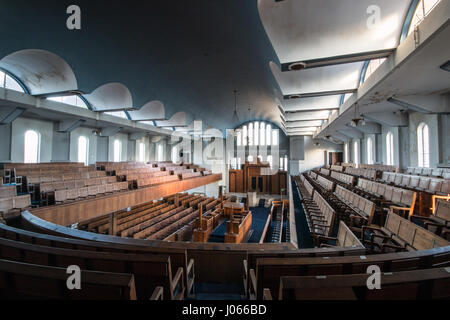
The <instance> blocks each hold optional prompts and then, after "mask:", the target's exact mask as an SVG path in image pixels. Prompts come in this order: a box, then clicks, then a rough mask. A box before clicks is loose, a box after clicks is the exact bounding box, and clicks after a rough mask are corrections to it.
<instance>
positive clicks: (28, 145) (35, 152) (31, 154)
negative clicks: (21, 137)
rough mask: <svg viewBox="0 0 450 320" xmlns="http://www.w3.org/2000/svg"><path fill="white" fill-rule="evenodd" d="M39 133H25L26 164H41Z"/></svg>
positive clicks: (30, 131)
mask: <svg viewBox="0 0 450 320" xmlns="http://www.w3.org/2000/svg"><path fill="white" fill-rule="evenodd" d="M39 140H40V139H39V133H37V132H36V131H34V130H28V131H27V132H25V141H24V163H38V162H39V149H40V141H39Z"/></svg>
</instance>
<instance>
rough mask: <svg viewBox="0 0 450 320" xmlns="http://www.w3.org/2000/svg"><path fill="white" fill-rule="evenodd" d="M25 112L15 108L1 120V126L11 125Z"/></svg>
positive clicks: (22, 109)
mask: <svg viewBox="0 0 450 320" xmlns="http://www.w3.org/2000/svg"><path fill="white" fill-rule="evenodd" d="M24 112H25V109H24V108H14V109H13V110H12V111H9V112H8V113H5V114H3V115H2V117H1V118H0V119H1V120H0V125H3V124H11V123H13V122H14V120H16V119H17V118H18V117H20V116H21V115H22V114H23V113H24Z"/></svg>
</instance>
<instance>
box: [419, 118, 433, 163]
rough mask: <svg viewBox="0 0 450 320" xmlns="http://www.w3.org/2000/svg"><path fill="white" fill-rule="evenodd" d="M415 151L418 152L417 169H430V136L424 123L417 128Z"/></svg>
mask: <svg viewBox="0 0 450 320" xmlns="http://www.w3.org/2000/svg"><path fill="white" fill-rule="evenodd" d="M417 150H418V152H419V167H423V168H429V167H430V136H429V128H428V126H427V125H426V124H425V123H421V124H419V127H418V128H417Z"/></svg>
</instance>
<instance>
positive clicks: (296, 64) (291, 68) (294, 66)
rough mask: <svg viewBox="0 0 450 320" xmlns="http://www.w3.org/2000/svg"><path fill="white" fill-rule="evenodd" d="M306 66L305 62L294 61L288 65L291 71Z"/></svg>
mask: <svg viewBox="0 0 450 320" xmlns="http://www.w3.org/2000/svg"><path fill="white" fill-rule="evenodd" d="M305 68H306V63H304V62H295V63H292V64H290V65H289V70H291V71H299V70H303V69H305Z"/></svg>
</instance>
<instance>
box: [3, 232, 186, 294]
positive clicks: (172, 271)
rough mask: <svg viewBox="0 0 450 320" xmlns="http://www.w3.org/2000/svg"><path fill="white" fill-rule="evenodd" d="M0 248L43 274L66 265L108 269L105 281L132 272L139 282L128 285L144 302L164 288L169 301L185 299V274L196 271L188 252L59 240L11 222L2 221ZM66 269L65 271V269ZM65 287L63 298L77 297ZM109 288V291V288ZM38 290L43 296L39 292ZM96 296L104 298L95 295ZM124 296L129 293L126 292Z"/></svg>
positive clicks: (95, 269)
mask: <svg viewBox="0 0 450 320" xmlns="http://www.w3.org/2000/svg"><path fill="white" fill-rule="evenodd" d="M0 249H1V250H0V259H3V260H10V261H14V262H16V263H17V262H19V263H26V264H29V265H35V266H36V265H37V268H38V269H42V270H43V272H42V273H41V275H46V274H47V273H50V272H51V271H52V270H53V268H67V267H68V266H70V265H77V266H79V267H80V268H81V270H83V271H88V272H100V273H105V274H104V276H105V278H104V279H103V280H105V279H106V278H108V276H109V275H111V279H115V275H114V274H117V273H119V274H122V276H124V274H127V276H128V277H129V278H130V279H131V278H132V279H133V280H134V282H135V283H134V284H132V283H130V284H129V285H130V288H133V289H135V290H136V292H135V294H134V296H133V295H131V297H135V298H137V299H142V300H148V299H156V298H161V292H164V295H165V297H164V298H165V299H169V300H173V299H176V300H181V299H184V296H185V281H184V275H185V274H187V273H185V272H189V273H191V270H190V269H188V265H187V256H186V251H185V250H175V249H174V250H167V249H164V250H161V249H160V248H152V247H139V246H129V245H122V244H104V243H98V242H91V241H85V240H76V239H69V238H60V237H55V236H51V235H44V234H40V233H34V232H30V231H25V230H21V229H16V228H13V227H9V226H6V225H0ZM192 264H193V261H192V262H191V265H192ZM47 267H50V270H49V271H48V272H47V271H45V270H47V269H46V268H47ZM191 268H192V266H191ZM64 270H65V271H66V269H64ZM111 273H113V274H111ZM42 278H45V276H44V277H42ZM119 278H120V277H119ZM66 279H67V273H66ZM91 279H93V278H91ZM100 279H101V278H100ZM50 281H51V279H50ZM91 281H92V280H91ZM113 283H114V282H113ZM94 284H95V281H94ZM103 284H105V283H103ZM64 288H65V286H63V287H61V288H59V289H60V290H61V291H60V294H61V297H60V298H63V299H68V298H76V296H75V297H71V296H70V294H69V292H67V291H68V290H67V291H66V289H64ZM82 288H83V287H82ZM1 289H2V288H0V292H1ZM106 289H107V288H105V289H104V290H105V291H107V290H106ZM161 289H162V290H161ZM110 290H112V289H110ZM83 291H85V292H83ZM88 292H90V294H92V293H93V292H95V291H93V289H92V288H91V287H90V286H88V287H87V288H85V289H84V290H81V291H80V292H79V294H81V295H82V296H81V297H83V298H86V296H85V295H87V294H88ZM112 292H114V290H112ZM35 294H38V296H39V292H38V291H37V292H35ZM42 294H46V293H41V295H42ZM91 298H92V299H96V298H97V299H98V298H104V297H95V296H91ZM105 298H106V299H107V298H113V299H116V298H119V297H115V298H114V297H113V296H111V295H110V294H107V293H105ZM123 298H130V297H128V295H125V296H124V297H123Z"/></svg>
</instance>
